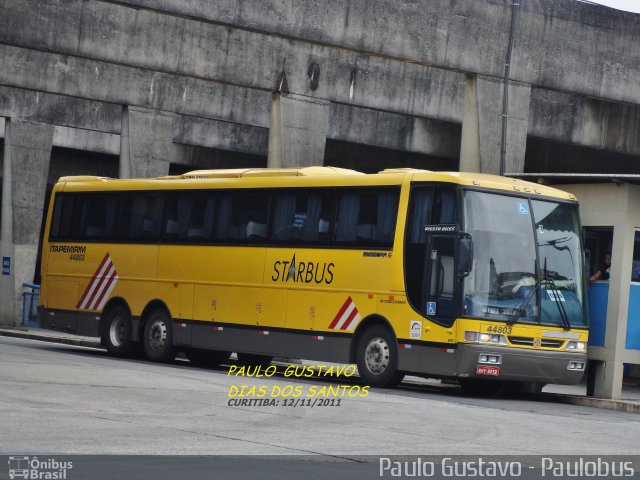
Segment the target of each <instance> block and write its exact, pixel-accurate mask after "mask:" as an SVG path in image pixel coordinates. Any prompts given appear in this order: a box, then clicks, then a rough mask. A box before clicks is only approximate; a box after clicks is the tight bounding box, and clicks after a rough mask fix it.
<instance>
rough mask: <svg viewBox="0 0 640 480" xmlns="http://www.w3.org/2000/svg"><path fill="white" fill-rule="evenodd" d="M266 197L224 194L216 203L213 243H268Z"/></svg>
mask: <svg viewBox="0 0 640 480" xmlns="http://www.w3.org/2000/svg"><path fill="white" fill-rule="evenodd" d="M268 209H269V194H267V193H265V192H254V191H243V192H239V191H236V192H228V193H227V192H225V193H222V194H221V195H220V197H219V199H218V212H217V216H216V222H215V239H216V240H218V241H223V242H228V243H264V242H265V241H266V239H267V218H268Z"/></svg>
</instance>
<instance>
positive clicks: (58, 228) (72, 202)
mask: <svg viewBox="0 0 640 480" xmlns="http://www.w3.org/2000/svg"><path fill="white" fill-rule="evenodd" d="M81 197H82V195H81V194H69V193H57V194H56V197H55V203H54V207H53V219H52V222H51V239H52V240H74V239H76V238H77V236H78V225H79V216H80V208H79V207H80V206H81Z"/></svg>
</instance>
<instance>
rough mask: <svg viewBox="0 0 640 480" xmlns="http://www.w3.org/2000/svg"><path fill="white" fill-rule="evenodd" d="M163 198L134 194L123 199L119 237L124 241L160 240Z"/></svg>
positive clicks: (148, 194) (157, 195)
mask: <svg viewBox="0 0 640 480" xmlns="http://www.w3.org/2000/svg"><path fill="white" fill-rule="evenodd" d="M162 200H163V198H162V197H161V196H160V195H159V194H152V193H134V194H132V195H130V196H127V198H126V199H122V200H121V201H122V202H123V205H122V206H123V210H122V215H121V217H120V225H119V228H118V230H119V237H120V238H122V239H123V240H134V241H135V240H138V241H139V240H156V239H158V238H160V232H161V226H162V225H161V223H162V204H163V201H162Z"/></svg>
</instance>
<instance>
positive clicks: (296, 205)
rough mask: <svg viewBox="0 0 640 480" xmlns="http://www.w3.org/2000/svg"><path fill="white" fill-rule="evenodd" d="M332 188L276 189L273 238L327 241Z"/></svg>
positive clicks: (271, 229)
mask: <svg viewBox="0 0 640 480" xmlns="http://www.w3.org/2000/svg"><path fill="white" fill-rule="evenodd" d="M331 198H332V191H331V190H325V189H323V190H320V189H315V190H307V191H284V192H277V193H276V194H275V196H274V208H273V216H272V223H271V228H270V232H271V234H270V240H273V241H275V242H278V243H280V242H283V243H287V242H295V243H301V244H305V245H306V244H317V245H322V244H326V242H327V235H326V234H327V233H328V231H329V222H330V220H329V219H330V218H331V203H332V202H331Z"/></svg>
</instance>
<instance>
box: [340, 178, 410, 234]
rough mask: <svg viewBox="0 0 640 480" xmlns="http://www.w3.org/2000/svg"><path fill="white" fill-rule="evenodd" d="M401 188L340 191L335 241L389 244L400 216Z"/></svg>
mask: <svg viewBox="0 0 640 480" xmlns="http://www.w3.org/2000/svg"><path fill="white" fill-rule="evenodd" d="M399 195H400V193H399V191H398V190H395V189H393V190H391V189H360V190H339V191H338V193H337V215H336V225H335V229H334V236H333V242H334V244H336V245H354V246H371V247H390V246H391V245H392V244H393V235H394V233H395V227H396V217H397V215H398V198H399Z"/></svg>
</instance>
